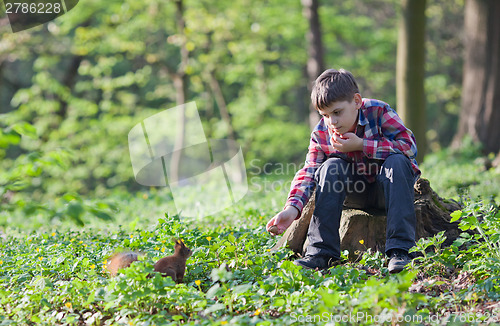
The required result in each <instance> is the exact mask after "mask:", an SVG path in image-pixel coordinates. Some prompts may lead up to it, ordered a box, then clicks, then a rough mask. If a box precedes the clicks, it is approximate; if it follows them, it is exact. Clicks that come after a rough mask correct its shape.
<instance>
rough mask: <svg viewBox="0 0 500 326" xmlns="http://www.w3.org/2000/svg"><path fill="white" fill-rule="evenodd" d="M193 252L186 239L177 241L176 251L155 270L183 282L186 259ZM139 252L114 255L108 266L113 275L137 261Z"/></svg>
mask: <svg viewBox="0 0 500 326" xmlns="http://www.w3.org/2000/svg"><path fill="white" fill-rule="evenodd" d="M192 254H193V252H192V251H191V249H189V248H188V247H187V246H186V244H184V241H182V240H177V241H175V252H174V254H173V255H171V256H167V257H163V258H161V259H160V260H158V261H157V262H156V264H155V265H154V270H155V272H159V273H161V274H162V275H163V276H170V277H171V278H172V279H173V280H174V281H175V282H176V283H181V282H182V280H183V278H184V273H185V272H186V260H187V259H188V258H189V257H191V255H192ZM137 257H138V254H137V253H135V252H120V253H117V254H115V255H113V257H111V260H110V262H109V264H108V266H107V269H108V271H109V272H110V274H111V276H115V275H116V274H117V273H118V270H120V269H122V268H126V267H129V266H130V264H132V263H133V262H134V261H137Z"/></svg>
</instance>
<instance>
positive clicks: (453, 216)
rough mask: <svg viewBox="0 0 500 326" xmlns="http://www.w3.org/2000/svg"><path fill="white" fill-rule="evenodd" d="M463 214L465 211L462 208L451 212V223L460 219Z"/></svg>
mask: <svg viewBox="0 0 500 326" xmlns="http://www.w3.org/2000/svg"><path fill="white" fill-rule="evenodd" d="M463 214H464V213H463V212H462V211H461V210H458V211H454V212H453V213H451V214H450V216H451V220H450V223H453V222H456V221H458V220H459V219H460V218H461V217H462V216H463Z"/></svg>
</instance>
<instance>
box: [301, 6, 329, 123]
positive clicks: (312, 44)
mask: <svg viewBox="0 0 500 326" xmlns="http://www.w3.org/2000/svg"><path fill="white" fill-rule="evenodd" d="M302 6H303V7H304V9H303V13H304V17H305V18H306V19H307V22H308V23H309V30H308V31H307V34H306V40H307V54H308V56H307V77H308V79H309V83H308V87H307V89H308V90H309V91H311V86H312V83H313V82H314V80H316V78H317V77H318V76H319V75H320V74H321V73H322V72H323V71H324V70H325V65H324V63H323V40H322V38H321V23H320V20H319V14H318V7H319V3H318V0H302ZM309 103H310V104H309V127H310V128H311V130H312V129H314V127H315V126H316V124H317V123H318V121H319V120H320V116H319V114H318V112H317V111H316V109H315V108H314V107H313V105H312V103H311V102H309Z"/></svg>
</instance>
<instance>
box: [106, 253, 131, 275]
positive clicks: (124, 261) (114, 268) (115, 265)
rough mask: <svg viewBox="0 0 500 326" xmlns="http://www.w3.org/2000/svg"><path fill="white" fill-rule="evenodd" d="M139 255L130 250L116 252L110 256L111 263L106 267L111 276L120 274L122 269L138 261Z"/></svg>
mask: <svg viewBox="0 0 500 326" xmlns="http://www.w3.org/2000/svg"><path fill="white" fill-rule="evenodd" d="M137 257H138V255H137V253H135V252H130V251H127V252H119V253H116V254H114V255H113V257H111V258H110V261H109V264H107V266H106V268H107V269H108V271H109V273H110V274H111V276H115V275H116V274H118V271H119V270H120V269H122V268H126V267H129V266H130V264H132V263H133V262H134V261H136V260H137Z"/></svg>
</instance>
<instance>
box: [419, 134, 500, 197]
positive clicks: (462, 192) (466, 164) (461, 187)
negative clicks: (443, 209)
mask: <svg viewBox="0 0 500 326" xmlns="http://www.w3.org/2000/svg"><path fill="white" fill-rule="evenodd" d="M488 160H489V158H487V157H484V156H483V155H482V153H481V147H480V146H478V145H477V144H473V143H472V142H471V141H470V140H466V141H464V144H463V145H462V147H460V148H458V149H452V148H446V149H443V150H441V151H438V152H436V153H433V154H429V155H427V156H426V157H425V160H424V162H423V164H421V165H420V167H421V170H422V176H423V177H424V178H426V179H429V181H430V182H431V186H432V188H433V189H434V190H435V191H436V192H437V193H438V194H439V195H440V196H441V197H443V198H454V199H456V200H460V201H465V200H466V199H467V198H472V199H474V200H476V199H477V198H482V199H491V200H495V201H497V202H499V201H500V197H499V194H500V170H499V169H486V163H487V162H488Z"/></svg>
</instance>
